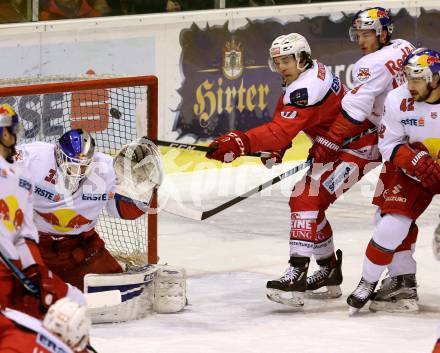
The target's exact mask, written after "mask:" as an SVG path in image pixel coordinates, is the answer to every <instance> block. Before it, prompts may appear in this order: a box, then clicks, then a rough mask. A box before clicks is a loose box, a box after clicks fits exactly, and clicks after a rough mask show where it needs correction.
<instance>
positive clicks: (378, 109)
mask: <svg viewBox="0 0 440 353" xmlns="http://www.w3.org/2000/svg"><path fill="white" fill-rule="evenodd" d="M392 33H393V24H392V19H391V15H390V13H389V12H388V11H386V10H385V9H383V8H381V7H373V8H369V9H366V10H362V11H359V12H358V13H357V14H356V15H355V16H354V18H353V22H352V25H351V27H350V31H349V34H350V39H351V40H352V41H356V42H357V43H358V45H359V47H360V48H361V50H362V52H363V54H364V56H363V57H362V58H361V59H359V60H358V61H357V62H356V64H355V65H354V67H353V72H352V75H353V76H352V78H353V83H354V86H355V87H354V88H353V89H352V90H351V91H349V92H347V94H346V95H345V96H344V98H343V99H342V111H341V113H340V114H339V116H338V117H337V119H336V121H335V122H334V123H333V124H332V126H331V128H330V131H329V132H328V133H327V134H326V135H325V136H322V137H321V138H320V139H319V141H318V143H317V144H315V145H314V146H313V148H312V150H311V156H312V157H313V158H314V159H315V161H317V162H322V163H329V162H334V161H335V160H336V158H337V156H338V152H339V150H340V149H341V148H342V143H343V141H344V139H345V138H347V137H350V136H354V135H356V134H357V133H359V132H361V131H363V130H365V128H366V127H371V126H379V124H380V117H381V114H382V112H383V102H384V100H385V97H386V95H387V93H388V92H389V91H391V90H392V89H394V88H396V87H398V86H400V85H401V84H403V83H404V81H405V78H404V76H403V74H402V72H401V66H402V63H403V61H404V60H405V58H406V57H407V56H408V54H409V53H410V52H411V51H412V50H413V49H414V47H413V45H412V44H411V43H409V42H408V41H406V40H403V39H395V40H391V34H392ZM376 141H377V140H376ZM374 150H377V145H375V144H370V145H366V146H363V148H359V150H358V151H357V153H358V154H360V155H362V154H365V153H367V152H368V153H373V151H374Z"/></svg>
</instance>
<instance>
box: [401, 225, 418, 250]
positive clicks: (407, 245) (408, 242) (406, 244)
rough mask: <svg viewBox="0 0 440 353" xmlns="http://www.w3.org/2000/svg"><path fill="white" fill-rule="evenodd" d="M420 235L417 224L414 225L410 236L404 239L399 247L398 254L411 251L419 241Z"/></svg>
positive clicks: (409, 232)
mask: <svg viewBox="0 0 440 353" xmlns="http://www.w3.org/2000/svg"><path fill="white" fill-rule="evenodd" d="M418 234H419V228H418V227H417V224H415V223H413V224H412V225H411V227H410V228H409V231H408V234H407V236H406V237H405V239H403V241H402V243H401V244H400V245H399V246H398V247H397V249H396V252H400V251H406V250H411V249H412V247H413V245H414V244H415V243H416V241H417V235H418Z"/></svg>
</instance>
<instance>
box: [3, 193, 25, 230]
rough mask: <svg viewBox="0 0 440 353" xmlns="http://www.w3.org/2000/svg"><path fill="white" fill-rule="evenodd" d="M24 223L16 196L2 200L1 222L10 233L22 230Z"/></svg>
mask: <svg viewBox="0 0 440 353" xmlns="http://www.w3.org/2000/svg"><path fill="white" fill-rule="evenodd" d="M23 221H24V214H23V211H22V210H21V208H20V205H19V203H18V200H17V199H16V198H15V196H13V195H9V196H6V197H5V198H4V199H0V222H1V223H2V224H3V226H4V227H5V228H6V229H7V230H8V231H9V232H14V231H18V230H20V229H21V227H22V226H23Z"/></svg>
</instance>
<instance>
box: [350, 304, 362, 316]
mask: <svg viewBox="0 0 440 353" xmlns="http://www.w3.org/2000/svg"><path fill="white" fill-rule="evenodd" d="M359 310H360V309H359V308H355V307H353V306H349V308H348V316H356V315H357V314H358V313H359Z"/></svg>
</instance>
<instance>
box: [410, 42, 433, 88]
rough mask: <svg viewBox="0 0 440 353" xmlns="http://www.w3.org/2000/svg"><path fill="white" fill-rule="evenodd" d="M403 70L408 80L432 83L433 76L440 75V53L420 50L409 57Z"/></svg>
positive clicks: (425, 49) (424, 49)
mask: <svg viewBox="0 0 440 353" xmlns="http://www.w3.org/2000/svg"><path fill="white" fill-rule="evenodd" d="M403 70H404V71H405V75H406V77H407V79H408V80H411V79H423V80H425V81H426V82H427V83H431V81H432V76H433V75H434V74H438V73H440V53H439V52H437V51H435V50H431V49H427V48H418V49H416V50H414V51H413V52H412V53H411V54H409V55H408V56H407V58H406V59H405V61H404V63H403Z"/></svg>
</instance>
